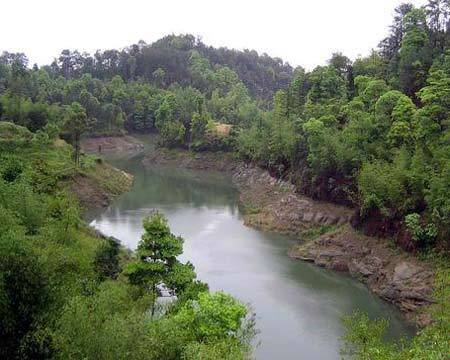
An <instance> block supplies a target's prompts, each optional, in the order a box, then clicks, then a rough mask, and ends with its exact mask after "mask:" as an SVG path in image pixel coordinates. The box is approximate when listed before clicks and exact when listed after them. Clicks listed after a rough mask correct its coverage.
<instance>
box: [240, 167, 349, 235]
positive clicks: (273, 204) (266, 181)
mask: <svg viewBox="0 0 450 360" xmlns="http://www.w3.org/2000/svg"><path fill="white" fill-rule="evenodd" d="M232 179H233V182H234V184H235V185H236V186H237V187H238V189H239V190H240V202H241V204H243V207H244V209H243V210H244V211H243V212H244V213H245V216H244V219H245V223H246V224H247V225H250V226H254V227H257V228H260V229H263V230H268V231H276V232H280V233H285V234H300V233H302V232H303V231H304V230H306V229H308V228H311V227H314V226H317V225H342V224H345V223H348V222H349V221H350V219H351V216H352V214H353V211H352V209H349V208H346V207H344V206H339V205H334V204H330V203H325V202H318V201H314V200H312V199H310V198H308V197H305V196H302V195H299V194H298V193H296V191H295V186H294V185H292V184H291V183H290V182H288V181H284V180H282V179H276V178H274V177H272V176H271V175H270V174H269V173H268V172H267V171H265V170H263V169H261V168H259V167H256V166H254V165H251V164H243V163H240V164H239V165H238V166H237V167H235V168H234V170H233V172H232Z"/></svg>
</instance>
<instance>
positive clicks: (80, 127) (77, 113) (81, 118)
mask: <svg viewBox="0 0 450 360" xmlns="http://www.w3.org/2000/svg"><path fill="white" fill-rule="evenodd" d="M91 126H92V121H91V120H89V119H88V117H87V115H86V110H85V109H84V107H83V106H81V104H80V103H78V102H73V103H72V104H71V105H70V106H68V107H67V108H66V115H65V121H64V127H65V129H66V131H68V132H69V134H70V135H71V137H72V141H73V145H74V149H75V153H74V159H75V164H77V165H78V164H79V163H80V139H81V135H83V134H84V133H85V132H86V131H87V130H88V129H89V128H90V127H91Z"/></svg>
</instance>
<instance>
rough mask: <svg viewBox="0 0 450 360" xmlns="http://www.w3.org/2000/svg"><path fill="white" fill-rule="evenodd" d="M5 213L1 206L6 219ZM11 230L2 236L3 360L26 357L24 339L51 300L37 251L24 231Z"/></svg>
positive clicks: (0, 349)
mask: <svg viewBox="0 0 450 360" xmlns="http://www.w3.org/2000/svg"><path fill="white" fill-rule="evenodd" d="M5 215H6V214H5V212H4V209H3V208H1V207H0V218H2V219H3V221H4V216H5ZM0 225H1V223H0ZM0 227H1V226H0ZM11 229H12V228H11V227H9V228H8V229H5V230H6V231H5V232H3V231H2V234H1V235H0V304H1V306H0V356H1V357H2V358H3V359H15V358H22V357H20V355H19V351H20V345H21V342H22V341H23V340H24V338H25V336H26V335H27V334H28V333H29V332H30V331H32V329H33V326H34V325H35V322H36V321H37V319H38V318H39V316H40V315H41V314H42V312H43V311H44V310H45V308H46V306H47V304H48V300H49V288H48V285H47V279H46V277H45V275H44V273H43V269H42V266H41V264H40V262H39V260H38V259H37V258H36V254H35V253H34V252H33V251H32V249H31V248H30V246H29V245H28V241H26V239H25V238H24V236H23V234H19V233H15V232H12V231H11ZM27 350H28V349H25V352H26V351H27Z"/></svg>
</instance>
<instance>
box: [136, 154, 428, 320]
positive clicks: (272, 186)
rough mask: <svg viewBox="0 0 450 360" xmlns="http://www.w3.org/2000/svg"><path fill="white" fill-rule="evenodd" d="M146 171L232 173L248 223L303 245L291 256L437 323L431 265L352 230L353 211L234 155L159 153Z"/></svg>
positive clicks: (151, 158)
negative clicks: (300, 191) (352, 279)
mask: <svg viewBox="0 0 450 360" xmlns="http://www.w3.org/2000/svg"><path fill="white" fill-rule="evenodd" d="M143 164H144V165H145V166H147V167H148V166H178V167H182V168H187V169H197V170H214V171H224V172H227V173H228V174H229V175H230V176H231V179H232V181H233V183H234V185H235V186H236V187H237V189H238V190H239V194H240V195H239V198H240V207H241V211H242V213H243V218H244V223H245V224H246V225H247V226H251V227H255V228H258V229H261V230H264V231H272V232H277V233H282V234H288V235H292V236H297V237H298V238H299V239H302V240H301V243H299V244H298V245H297V246H295V247H294V248H292V249H291V250H290V252H289V256H291V257H292V258H294V259H299V260H302V261H308V262H312V263H314V264H315V265H317V266H320V267H325V268H327V269H330V270H334V271H341V272H347V273H349V274H350V275H351V276H353V277H355V278H358V279H359V280H360V281H362V282H363V283H365V284H366V285H367V286H368V287H369V289H371V290H372V291H373V292H374V293H376V294H377V295H379V296H380V297H381V298H383V299H385V300H387V301H389V302H391V303H392V304H394V305H395V306H397V307H398V308H399V309H400V310H401V311H402V312H403V313H404V314H405V316H406V318H407V319H408V320H409V321H410V322H412V323H414V324H417V325H418V326H421V327H422V326H426V325H428V324H429V323H430V322H431V317H430V315H429V314H428V311H427V308H428V305H430V304H432V303H433V300H432V293H433V279H434V272H433V268H432V266H431V265H429V264H427V263H425V262H423V261H420V260H419V259H417V257H415V256H414V255H411V254H408V253H406V252H404V251H402V250H401V249H399V248H398V247H396V246H395V245H394V244H393V242H392V241H391V240H390V239H384V238H373V237H368V236H364V235H362V234H360V233H359V232H358V231H356V230H355V229H353V228H352V227H351V226H350V219H351V217H352V215H353V211H354V210H353V209H351V208H347V207H344V206H339V205H335V204H331V203H326V202H318V201H314V200H312V199H310V198H308V197H306V196H302V195H300V194H298V193H297V192H296V191H295V186H294V185H292V184H291V183H289V182H287V181H284V180H282V179H276V178H274V177H272V176H271V175H270V174H269V173H268V172H267V171H265V170H264V169H261V168H259V167H257V166H255V165H252V164H245V163H243V162H241V161H239V160H237V159H236V158H234V157H233V156H232V155H231V154H229V153H207V152H205V153H191V152H188V151H181V150H167V149H161V148H158V149H156V150H155V151H153V152H151V153H150V154H147V155H146V156H145V157H144V159H143Z"/></svg>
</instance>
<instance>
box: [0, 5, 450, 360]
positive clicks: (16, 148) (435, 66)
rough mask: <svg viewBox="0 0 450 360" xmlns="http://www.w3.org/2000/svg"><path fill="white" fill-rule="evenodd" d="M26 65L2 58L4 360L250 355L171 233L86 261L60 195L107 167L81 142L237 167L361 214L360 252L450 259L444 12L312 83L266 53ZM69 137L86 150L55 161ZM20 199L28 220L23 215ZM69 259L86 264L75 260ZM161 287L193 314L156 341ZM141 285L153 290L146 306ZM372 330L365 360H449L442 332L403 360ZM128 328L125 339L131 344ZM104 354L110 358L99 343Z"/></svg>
mask: <svg viewBox="0 0 450 360" xmlns="http://www.w3.org/2000/svg"><path fill="white" fill-rule="evenodd" d="M29 65H30V64H28V60H27V58H26V56H25V55H24V54H21V53H3V55H2V56H0V120H1V121H2V122H1V123H0V125H1V126H2V129H1V130H0V136H2V137H3V138H0V140H1V141H2V142H1V143H0V145H1V146H2V153H1V155H0V173H1V179H0V187H1V193H0V195H1V197H0V212H1V213H2V216H1V217H0V228H1V229H2V230H1V231H0V239H1V243H0V246H1V247H2V251H1V253H0V256H1V257H2V261H1V264H0V274H1V276H0V279H1V282H0V288H1V290H2V291H1V303H2V305H4V306H2V310H1V311H2V312H3V314H2V322H3V321H4V323H2V326H1V329H2V330H1V331H2V333H1V340H0V341H1V342H2V344H1V348H2V350H1V351H2V355H3V356H4V357H9V358H14V357H16V358H33V359H36V358H48V357H57V358H74V357H75V358H79V357H87V358H100V357H96V356H100V355H98V354H97V355H95V351H96V348H97V347H106V346H112V345H111V344H110V343H108V344H107V339H108V338H109V337H112V338H114V339H116V340H117V343H115V344H114V346H115V348H109V349H108V351H111V354H112V353H114V354H117V353H119V354H123V357H130V358H144V357H145V358H155V359H156V358H161V357H162V358H165V359H172V358H173V359H175V358H180V357H181V356H184V357H183V358H185V359H191V358H192V359H194V358H196V359H197V358H199V357H195V354H196V353H197V352H199V351H204V353H205V357H201V358H202V359H203V358H208V359H209V358H226V357H225V356H229V357H228V358H239V357H242V356H244V353H245V351H246V350H247V347H248V339H247V336H248V333H250V332H251V329H244V330H246V331H243V329H242V327H243V326H244V325H243V324H244V318H245V315H246V309H245V307H243V306H242V305H241V304H239V303H238V302H236V301H235V300H234V299H232V298H230V297H228V296H227V295H224V294H216V295H214V294H208V293H207V292H206V293H204V292H202V291H201V290H202V289H203V290H205V285H204V284H200V283H198V282H195V280H194V279H195V273H194V271H193V268H192V266H191V265H188V264H180V263H178V262H177V261H176V260H175V258H176V256H177V255H178V254H179V253H180V252H181V251H182V250H181V243H182V242H181V239H178V238H176V237H174V236H173V235H172V234H171V233H170V230H169V229H168V228H167V223H166V221H165V219H164V218H163V217H162V216H161V215H158V214H156V215H155V216H154V217H153V218H152V219H149V220H147V222H146V223H145V224H144V227H145V230H146V234H149V235H148V236H147V235H144V237H143V239H142V241H141V244H140V247H139V249H138V255H139V257H140V260H139V259H137V260H136V259H134V261H131V262H130V260H129V259H128V260H126V261H125V260H123V259H122V260H121V261H119V260H118V257H119V251H118V250H117V249H116V250H114V246H113V245H111V244H110V243H109V242H107V241H106V240H104V242H105V243H104V244H103V243H102V242H100V243H99V245H98V246H94V245H92V243H89V244H88V241H87V238H88V237H89V236H92V235H89V231H88V229H86V228H84V226H83V225H81V222H80V220H79V217H80V216H79V212H78V211H79V210H77V208H76V207H74V206H72V205H70V204H71V203H72V202H71V201H70V198H69V195H68V194H66V193H62V192H61V193H60V192H58V193H55V188H54V184H56V183H58V181H59V180H60V179H62V178H63V177H64V171H67V169H66V167H70V168H72V167H73V166H75V168H80V167H81V168H82V167H89V166H95V165H92V162H93V160H92V159H90V158H89V157H88V156H81V151H80V145H79V142H80V139H81V137H82V136H99V135H121V134H124V133H126V132H140V133H150V132H157V133H158V134H159V139H160V140H159V141H160V144H161V146H166V147H179V148H186V149H189V150H192V151H234V152H235V153H236V154H238V156H239V157H240V158H241V159H243V160H245V161H249V162H253V163H256V164H258V165H260V166H261V167H264V168H267V169H269V171H270V172H271V173H272V174H273V175H275V176H279V177H283V178H286V179H289V180H290V181H291V182H292V183H293V184H295V185H296V188H297V189H298V191H299V192H301V193H303V194H306V195H308V196H311V197H313V198H315V199H319V200H327V201H333V202H337V203H340V204H345V205H349V206H352V207H354V208H355V209H356V211H355V216H354V219H353V225H354V226H355V227H357V228H359V229H361V230H362V231H364V232H365V233H366V234H369V235H374V236H389V237H393V238H394V239H395V242H396V244H397V245H398V246H401V247H402V248H403V249H405V250H407V251H414V252H419V253H427V252H430V251H433V252H434V251H435V252H437V253H441V254H442V253H447V254H448V250H449V248H450V240H449V239H450V2H449V1H448V0H429V2H428V4H427V5H426V6H424V7H423V8H417V7H414V6H413V5H411V4H402V5H400V6H399V7H398V8H397V9H396V10H395V17H394V21H393V23H392V25H391V27H390V29H389V34H388V36H387V37H386V38H385V39H383V40H382V41H381V42H380V44H379V46H378V48H377V49H374V50H373V51H372V52H371V53H370V54H369V55H368V56H366V57H360V58H357V59H356V60H354V61H352V60H350V59H349V58H348V57H346V56H345V55H344V54H342V53H334V54H332V55H331V57H330V59H329V60H328V63H327V65H323V66H318V67H316V68H315V69H313V70H312V71H307V70H305V69H303V68H301V67H297V68H295V69H293V68H292V67H291V66H290V65H289V64H287V63H284V62H283V61H282V60H280V59H277V58H271V57H269V56H268V55H266V54H263V55H258V53H256V52H255V51H248V50H245V51H236V50H229V49H226V48H220V49H215V48H213V47H209V46H207V45H205V44H203V43H202V42H201V41H200V40H199V39H196V38H195V37H194V36H192V35H179V36H175V35H170V36H167V37H164V38H163V39H161V40H158V41H156V42H155V43H153V44H146V43H144V42H139V43H138V44H135V45H132V46H130V47H128V48H126V49H123V50H106V51H97V52H96V53H95V54H94V55H90V54H86V53H82V54H81V53H79V52H78V51H70V50H64V51H63V52H62V53H61V54H60V56H59V57H57V58H56V59H55V61H54V62H53V63H52V64H50V65H48V66H43V67H40V68H39V67H38V66H33V67H30V66H29ZM5 134H6V135H5ZM59 136H60V137H61V138H63V139H65V140H67V141H68V142H70V143H71V144H72V146H73V149H74V150H73V151H72V148H71V147H70V146H68V145H67V146H68V147H63V148H58V149H55V148H54V145H53V143H54V140H55V139H57V138H58V137H59ZM12 138H13V140H11V139H12ZM61 152H63V153H64V155H58V154H59V153H61ZM71 153H73V156H72V159H71V158H70V154H71ZM61 156H63V159H61ZM73 162H74V164H75V165H73V164H72V163H73ZM69 164H70V165H69ZM89 164H91V165H89ZM73 171H75V170H73ZM80 171H81V170H80ZM84 171H85V170H84ZM22 197H26V199H27V200H26V201H27V204H29V206H27V207H23V206H21V204H22V205H23V202H21V201H20V199H21V198H22ZM43 204H44V205H43ZM42 209H44V210H42ZM72 229H73V231H72ZM152 232H153V236H160V235H161V234H163V236H164V237H165V238H164V241H162V243H163V244H164V246H167V247H168V248H167V249H166V250H167V252H165V251H163V252H164V253H165V254H166V255H164V256H168V259H166V260H165V261H164V263H166V264H170V266H169V267H168V268H167V269H162V268H161V269H160V268H158V269H153V268H150V266H149V263H146V262H145V261H144V260H143V259H145V258H147V257H148V256H151V255H149V254H152V250H151V249H149V248H148V246H150V243H149V241H147V240H148V239H149V238H150V237H151V236H152V235H151V234H152ZM155 234H156V235H155ZM102 241H103V240H102ZM82 247H83V248H84V250H80V249H81V248H82ZM66 251H69V252H71V253H74V254H75V253H77V252H79V253H77V256H76V257H74V258H73V259H70V260H69V259H66V258H65V255H64V252H66ZM52 253H55V254H59V255H57V256H50V254H52ZM121 256H125V255H124V254H121ZM105 257H106V258H107V259H108V261H107V262H108V264H109V265H108V266H107V269H108V271H107V274H106V275H105V269H104V268H103V267H102V266H101V264H102V262H103V261H104V259H105ZM169 258H170V259H169ZM94 260H95V261H94ZM124 261H125V263H127V264H126V269H125V270H124V271H123V272H121V271H120V270H114V271H112V273H111V269H110V265H111V264H110V263H111V262H112V263H114V264H116V266H119V265H118V264H119V263H123V262H124ZM99 262H100V264H99ZM159 265H160V263H158V266H159ZM99 266H100V267H99ZM11 268H14V269H17V271H13V272H11V271H10V269H11ZM55 274H59V275H60V276H58V277H55ZM162 274H165V275H164V277H163V275H162ZM110 278H114V279H115V278H118V279H119V280H120V281H117V280H109V279H110ZM161 279H163V280H164V281H165V282H166V283H167V284H169V285H171V286H172V288H173V289H175V290H177V291H178V293H179V297H180V298H181V299H182V300H183V301H181V302H180V305H179V306H177V307H176V308H175V309H174V310H173V314H171V315H170V316H169V317H167V318H166V319H165V320H161V321H158V322H152V324H155V325H148V324H147V323H146V322H145V321H144V320H143V319H142V314H143V313H145V311H144V309H145V307H146V306H148V304H154V301H155V300H154V297H152V294H154V293H155V289H154V286H155V285H156V284H157V283H158V282H160V281H161ZM186 279H187V280H186ZM180 281H181V284H180V283H179V282H180ZM446 281H447V282H448V279H447V280H446V279H444V280H442V279H441V282H443V283H445V282H446ZM143 284H145V285H146V286H148V284H152V289H153V291H151V292H150V295H148V294H143V291H142V288H143V287H145V286H143ZM446 289H447V288H445V286H444V290H442V291H443V292H444V293H445V291H447V293H445V294H447V295H446V296H448V290H446ZM30 294H31V295H30ZM204 294H206V295H204ZM30 296H32V297H33V301H30ZM193 299H196V300H197V302H196V304H199V305H198V307H193V305H192V304H193V301H192V300H193ZM130 302H131V303H132V304H134V305H133V306H128V304H129V303H130ZM125 303H127V306H126V307H125ZM447 305H448V304H447ZM215 307H223V308H224V309H226V311H225V313H221V314H222V315H223V316H225V317H226V318H225V319H222V320H223V322H220V321H219V322H218V323H215V324H216V325H217V324H219V325H220V326H219V325H217V326H219V328H217V327H214V328H209V327H208V326H210V325H211V322H209V317H214V316H215V315H213V314H212V313H211V312H213V310H214V308H215ZM93 308H94V309H95V310H96V311H95V314H96V315H95V316H90V315H89V311H90V309H93ZM147 308H148V307H147ZM3 319H4V320H3ZM105 319H107V321H108V324H106V325H105ZM230 319H231V320H230ZM366 320H367V319H365V318H364V317H362V318H361V317H359V318H358V319H353V322H352V324H353V325H354V324H355V323H356V327H355V326H354V327H353V328H352V330H351V331H350V332H349V334H350V335H349V339H350V341H351V342H352V343H353V344H354V345H355V344H356V350H355V352H354V354H353V355H354V356H355V357H356V358H360V359H375V358H376V359H444V357H442V356H443V352H442V351H445V348H444V350H443V349H442V348H438V346H437V345H436V351H435V352H433V353H431V352H423V351H425V350H424V349H427V348H429V347H433V346H435V343H437V342H440V343H444V344H445V343H446V342H447V340H448V337H446V335H445V333H446V331H445V329H446V328H447V329H448V326H449V319H448V314H447V316H441V317H440V319H439V321H440V322H438V324H437V325H436V326H435V327H430V328H429V329H428V330H427V332H426V333H422V334H421V335H419V337H417V338H416V340H415V341H414V342H413V344H412V345H411V348H402V349H398V348H397V347H393V346H385V345H384V343H383V342H382V340H381V338H382V332H381V331H380V329H382V328H383V326H381V325H380V324H369V322H368V320H367V321H366ZM202 321H205V325H204V326H200V327H198V324H202ZM99 324H101V325H99ZM180 324H181V325H180ZM358 326H359V327H358ZM99 327H100V328H101V329H102V330H101V332H100V335H99V334H98V333H97V330H98V328H99ZM250 327H251V326H249V328H250ZM118 328H120V329H121V332H122V334H123V333H124V334H125V335H121V336H120V338H118V335H117V333H115V329H118ZM240 332H243V333H242V334H241V333H240ZM94 333H95V334H96V335H95V336H94ZM244 333H245V334H244ZM96 336H97V337H98V343H92V342H89V341H88V340H89V339H90V338H91V340H92V337H96ZM352 336H353V337H352ZM420 336H422V337H420ZM368 337H370V338H371V339H373V338H376V339H375V340H373V341H372V342H369V341H368V340H367V338H368ZM131 339H132V343H133V346H130V341H131ZM364 339H366V340H364ZM446 339H447V340H446ZM438 340H439V341H438ZM101 341H103V342H101ZM146 342H147V343H149V342H150V343H151V344H152V345H153V346H152V347H150V350H151V351H150V350H149V349H148V348H147V347H146V346H145V343H146ZM88 343H89V345H88ZM433 344H434V345H433ZM90 351H92V352H91V353H90ZM358 351H359V352H358ZM371 351H372V352H371ZM368 354H369V355H368ZM376 354H377V355H376ZM424 354H426V355H424ZM427 356H429V357H427ZM433 356H434V357H433ZM105 358H108V357H105ZM118 358H122V357H121V356H118Z"/></svg>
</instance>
